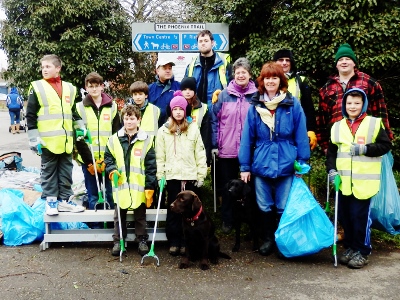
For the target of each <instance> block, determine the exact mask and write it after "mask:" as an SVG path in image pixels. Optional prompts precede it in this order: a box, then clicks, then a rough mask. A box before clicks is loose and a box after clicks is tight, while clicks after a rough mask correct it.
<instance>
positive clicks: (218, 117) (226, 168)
mask: <svg viewBox="0 0 400 300" xmlns="http://www.w3.org/2000/svg"><path fill="white" fill-rule="evenodd" d="M233 76H234V79H233V80H231V81H230V82H229V85H228V87H227V88H226V89H224V90H223V91H222V92H221V93H220V94H219V95H218V101H217V102H215V103H214V104H213V106H212V114H211V116H212V149H213V150H212V152H213V155H214V154H215V155H216V156H218V165H217V169H218V174H219V177H218V181H219V185H220V186H222V187H223V186H225V185H226V184H227V183H228V182H229V181H230V180H232V179H237V178H238V176H239V160H238V153H239V147H240V140H241V137H242V131H243V126H244V123H245V119H246V116H247V110H248V109H249V107H250V101H251V98H252V96H253V94H254V93H255V92H257V88H256V86H255V83H254V82H253V81H252V80H251V67H250V63H249V61H248V60H247V59H246V58H244V57H241V58H239V59H237V60H236V61H235V62H234V64H233ZM221 193H222V207H221V213H222V232H224V233H229V232H230V231H231V230H232V225H233V216H232V200H231V199H230V194H229V192H228V191H227V190H226V189H223V191H222V192H221Z"/></svg>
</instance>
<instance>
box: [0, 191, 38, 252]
mask: <svg viewBox="0 0 400 300" xmlns="http://www.w3.org/2000/svg"><path fill="white" fill-rule="evenodd" d="M23 196H24V194H23V192H21V191H19V190H14V189H2V190H0V198H1V199H2V200H3V202H2V205H1V210H0V214H1V218H2V224H1V225H2V226H1V230H2V231H3V233H4V244H5V245H7V246H19V245H23V244H30V243H32V242H34V241H35V240H43V236H44V222H43V212H44V209H45V208H44V205H38V206H36V207H30V206H29V205H28V204H26V203H25V202H24V201H23Z"/></svg>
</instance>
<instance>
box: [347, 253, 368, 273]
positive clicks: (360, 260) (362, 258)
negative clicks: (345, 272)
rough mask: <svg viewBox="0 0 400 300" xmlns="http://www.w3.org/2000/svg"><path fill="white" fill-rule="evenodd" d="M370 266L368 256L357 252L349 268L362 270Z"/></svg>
mask: <svg viewBox="0 0 400 300" xmlns="http://www.w3.org/2000/svg"><path fill="white" fill-rule="evenodd" d="M366 265H368V255H362V254H361V253H360V252H359V251H357V252H355V253H354V255H353V257H352V258H351V260H350V261H349V263H348V264H347V266H348V267H349V268H351V269H361V268H362V267H364V266H366Z"/></svg>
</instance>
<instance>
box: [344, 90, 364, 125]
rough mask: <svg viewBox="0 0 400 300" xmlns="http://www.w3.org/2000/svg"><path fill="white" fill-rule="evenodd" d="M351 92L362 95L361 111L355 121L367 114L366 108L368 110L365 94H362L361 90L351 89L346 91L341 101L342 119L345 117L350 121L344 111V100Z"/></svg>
mask: <svg viewBox="0 0 400 300" xmlns="http://www.w3.org/2000/svg"><path fill="white" fill-rule="evenodd" d="M351 92H359V93H361V94H362V100H363V107H362V109H361V113H360V115H359V116H358V117H357V118H356V120H357V119H358V118H359V117H360V116H362V115H363V114H364V113H366V112H367V108H368V98H367V95H366V94H365V92H364V91H363V90H362V89H359V88H351V89H349V90H348V91H346V93H344V95H343V100H342V115H343V117H345V118H346V119H348V120H350V119H349V114H348V113H347V111H346V99H347V96H348V95H349V94H350V93H351Z"/></svg>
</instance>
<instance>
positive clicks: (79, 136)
mask: <svg viewBox="0 0 400 300" xmlns="http://www.w3.org/2000/svg"><path fill="white" fill-rule="evenodd" d="M87 134H88V131H87V129H86V128H84V127H83V128H77V129H75V135H76V140H77V141H81V140H85V141H86V142H89V141H88V140H87Z"/></svg>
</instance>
